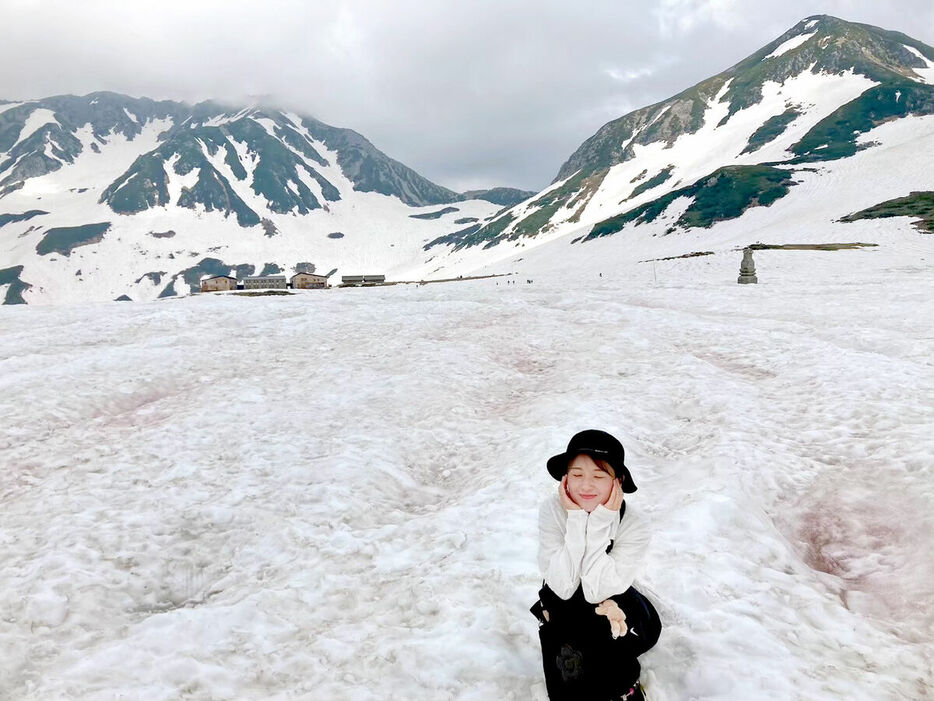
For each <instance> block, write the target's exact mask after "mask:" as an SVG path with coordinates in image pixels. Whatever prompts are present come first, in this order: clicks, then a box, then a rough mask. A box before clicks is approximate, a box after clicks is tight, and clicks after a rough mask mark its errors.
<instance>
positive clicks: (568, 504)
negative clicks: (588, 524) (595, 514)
mask: <svg viewBox="0 0 934 701" xmlns="http://www.w3.org/2000/svg"><path fill="white" fill-rule="evenodd" d="M558 496H559V497H560V498H561V506H563V507H564V510H565V511H580V510H581V507H579V506H578V505H577V504H575V503H574V500H573V499H571V495H570V494H568V476H567V475H565V476H564V477H562V478H561V484H560V485H559V486H558Z"/></svg>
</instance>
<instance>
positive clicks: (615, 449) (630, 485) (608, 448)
mask: <svg viewBox="0 0 934 701" xmlns="http://www.w3.org/2000/svg"><path fill="white" fill-rule="evenodd" d="M582 453H583V454H584V455H590V456H591V457H594V458H600V459H601V460H606V461H607V462H608V463H610V466H611V467H612V468H613V471H614V472H615V473H616V476H617V477H624V478H625V479H623V491H624V492H626V493H627V494H628V493H632V492H634V491H636V483H635V482H633V481H632V475H630V474H629V468H628V467H626V464H625V462H624V460H625V457H626V451H624V450H623V444H622V443H620V442H619V441H618V440H616V439H615V438H614V437H613V436H611V435H610V434H609V433H607V432H606V431H598V430H596V429H589V430H587V431H581V432H580V433H576V434H574V437H573V438H571V441H570V442H569V443H568V449H567V450H565V451H564V452H563V453H560V454H558V455H555V456H554V457H552V458H549V459H548V473H549V474H550V475H551V476H552V477H554V478H555V479H556V480H560V479H561V478H563V477H564V475H565V474H567V471H568V463H569V462H571V460H573V459H574V456H575V455H580V454H582Z"/></svg>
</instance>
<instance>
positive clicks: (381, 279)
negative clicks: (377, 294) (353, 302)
mask: <svg viewBox="0 0 934 701" xmlns="http://www.w3.org/2000/svg"><path fill="white" fill-rule="evenodd" d="M385 282H386V276H385V275H341V285H344V286H348V285H364V286H365V285H382V284H384V283H385Z"/></svg>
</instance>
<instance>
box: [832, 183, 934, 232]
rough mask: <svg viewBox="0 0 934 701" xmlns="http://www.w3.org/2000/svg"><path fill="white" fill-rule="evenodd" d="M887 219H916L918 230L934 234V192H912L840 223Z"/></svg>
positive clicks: (845, 218) (846, 217)
mask: <svg viewBox="0 0 934 701" xmlns="http://www.w3.org/2000/svg"><path fill="white" fill-rule="evenodd" d="M887 217H914V218H916V219H917V221H915V222H914V225H915V227H916V228H918V229H919V230H920V231H923V232H924V233H926V234H934V192H912V193H911V194H910V195H908V196H907V197H899V198H897V199H894V200H887V201H885V202H880V203H879V204H877V205H873V206H872V207H867V208H866V209H863V210H861V211H859V212H855V213H854V214H849V215H847V216H845V217H843V218H842V219H841V220H840V221H845V222H854V221H857V220H859V219H884V218H887Z"/></svg>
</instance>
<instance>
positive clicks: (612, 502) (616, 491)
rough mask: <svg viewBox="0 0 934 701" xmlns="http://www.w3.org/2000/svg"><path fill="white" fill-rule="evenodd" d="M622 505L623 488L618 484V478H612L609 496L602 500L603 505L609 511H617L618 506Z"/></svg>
mask: <svg viewBox="0 0 934 701" xmlns="http://www.w3.org/2000/svg"><path fill="white" fill-rule="evenodd" d="M622 505H623V488H622V487H621V486H620V484H619V480H617V479H615V480H613V488H612V489H611V490H610V496H608V497H607V498H606V501H605V502H603V506H605V507H606V508H607V509H609V510H610V511H619V507H621V506H622Z"/></svg>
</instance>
